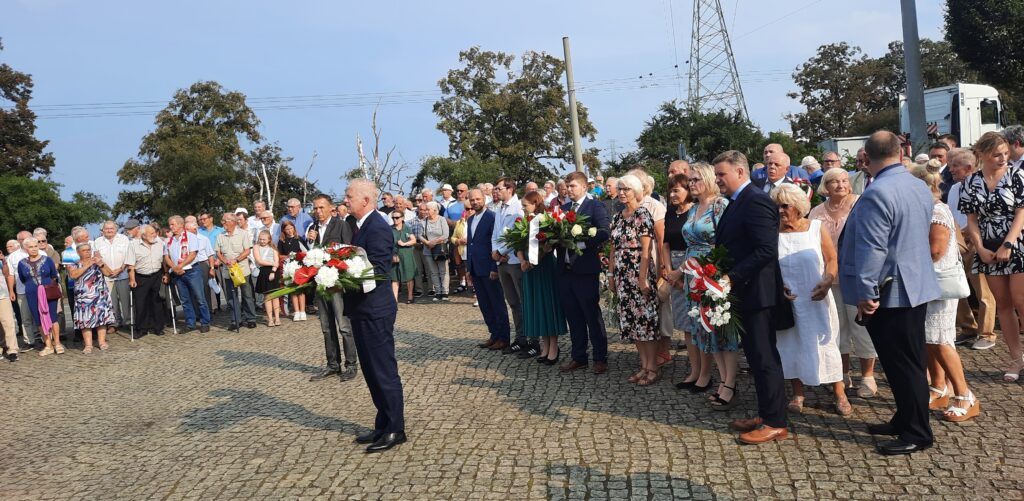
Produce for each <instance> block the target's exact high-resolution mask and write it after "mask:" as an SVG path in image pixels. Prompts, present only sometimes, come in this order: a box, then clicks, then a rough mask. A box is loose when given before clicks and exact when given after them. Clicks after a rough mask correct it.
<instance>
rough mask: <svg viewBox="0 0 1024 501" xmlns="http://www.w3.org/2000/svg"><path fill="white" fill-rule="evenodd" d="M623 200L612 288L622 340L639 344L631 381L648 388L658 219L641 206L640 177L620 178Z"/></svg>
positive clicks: (652, 377) (615, 223) (654, 336)
mask: <svg viewBox="0 0 1024 501" xmlns="http://www.w3.org/2000/svg"><path fill="white" fill-rule="evenodd" d="M618 186H619V201H620V202H622V203H623V204H624V205H625V208H624V209H623V210H622V212H620V213H619V214H618V215H616V216H615V218H614V219H613V220H612V224H611V247H612V250H611V262H610V263H609V265H608V267H609V268H610V269H611V271H612V274H611V278H610V280H609V288H610V289H611V290H612V291H614V293H615V295H616V296H618V298H619V305H618V313H619V319H620V320H619V324H620V325H621V327H622V338H623V339H626V340H629V341H633V342H635V343H636V347H637V351H638V352H639V353H640V370H639V371H638V372H637V373H636V374H633V375H632V376H630V378H629V381H630V382H632V383H636V384H638V385H640V386H647V385H650V384H652V383H654V382H655V381H657V379H658V339H659V337H660V336H661V329H660V328H659V326H658V300H657V298H656V297H654V291H655V285H656V281H657V278H658V275H657V274H656V272H655V270H654V259H653V256H651V248H652V246H651V240H652V239H653V238H654V218H653V217H652V216H651V213H650V212H648V211H647V209H644V208H643V207H641V206H640V198H641V197H642V196H643V184H642V183H641V182H640V179H638V178H637V177H636V176H633V175H629V174H627V175H625V176H622V178H621V179H619V185H618Z"/></svg>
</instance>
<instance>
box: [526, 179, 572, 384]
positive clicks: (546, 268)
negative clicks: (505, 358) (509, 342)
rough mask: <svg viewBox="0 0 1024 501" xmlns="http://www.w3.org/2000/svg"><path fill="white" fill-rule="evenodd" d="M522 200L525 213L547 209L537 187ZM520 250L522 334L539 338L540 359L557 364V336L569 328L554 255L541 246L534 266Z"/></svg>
mask: <svg viewBox="0 0 1024 501" xmlns="http://www.w3.org/2000/svg"><path fill="white" fill-rule="evenodd" d="M522 203H523V214H524V215H525V216H526V217H530V216H536V215H540V214H543V213H544V197H543V196H541V195H540V193H537V192H536V191H531V192H530V193H527V194H526V195H525V196H524V197H523V199H522ZM518 254H519V262H520V263H522V264H521V265H520V266H521V267H522V269H523V280H522V283H521V287H522V291H523V292H522V294H523V298H522V304H523V334H524V335H526V337H527V338H531V339H530V341H531V344H533V343H536V340H537V339H538V338H540V356H539V357H537V362H540V363H542V364H547V365H555V364H557V363H558V355H559V350H558V336H561V335H563V334H565V333H566V331H567V327H566V323H565V315H564V314H563V313H562V303H561V301H559V298H558V295H557V293H556V292H555V291H556V287H555V276H556V275H557V273H556V269H555V256H554V254H552V253H551V252H545V251H544V249H543V247H542V248H541V250H540V257H539V259H538V260H537V265H536V266H534V265H531V264H530V260H529V259H528V258H527V255H526V252H523V251H519V252H518Z"/></svg>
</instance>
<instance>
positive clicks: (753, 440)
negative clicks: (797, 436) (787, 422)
mask: <svg viewBox="0 0 1024 501" xmlns="http://www.w3.org/2000/svg"><path fill="white" fill-rule="evenodd" d="M788 435H789V432H788V431H786V429H785V428H772V427H771V426H768V425H761V426H758V427H757V429H755V430H753V431H748V432H746V433H744V434H742V435H740V442H743V443H745V444H763V443H765V442H771V441H773V440H785V438H786V436H788Z"/></svg>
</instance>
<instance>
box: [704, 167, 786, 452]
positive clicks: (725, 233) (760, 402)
mask: <svg viewBox="0 0 1024 501" xmlns="http://www.w3.org/2000/svg"><path fill="white" fill-rule="evenodd" d="M713 164H714V166H715V182H716V184H718V187H719V189H721V190H722V194H723V195H725V196H727V197H729V200H730V201H729V206H728V208H726V209H725V212H724V213H722V217H721V219H719V221H718V228H717V229H716V230H715V245H720V246H722V247H724V248H725V250H726V251H727V252H728V253H729V257H730V258H732V261H733V266H732V269H730V270H729V271H728V273H727V278H728V279H729V280H728V281H729V283H730V284H731V286H732V294H733V295H735V297H736V303H734V304H736V306H735V307H736V309H737V313H739V315H740V318H742V319H743V336H742V340H743V352H744V353H745V354H746V356H747V362H749V363H750V371H751V375H753V377H754V387H755V388H756V389H757V410H758V416H757V417H755V418H753V419H739V420H736V421H734V422H733V423H732V424H731V425H730V426H731V427H732V428H733V429H734V430H736V431H740V432H742V434H741V435H740V436H739V439H740V441H741V442H744V443H750V444H759V443H763V442H770V441H773V440H782V439H784V438H786V435H787V431H786V424H787V423H786V388H785V386H784V379H783V373H782V360H781V359H780V358H779V350H778V349H777V348H776V347H775V328H776V327H780V328H786V327H791V326H792V309H789V310H785V309H784V308H791V307H790V306H789V305H788V303H787V301H788V300H787V299H786V297H785V293H784V290H783V285H782V272H781V270H780V269H779V210H778V208H777V207H776V206H775V203H774V202H772V200H771V198H769V197H768V195H767V194H765V192H764V191H761V190H759V189H757V187H756V186H754V185H753V184H752V183H751V182H750V176H749V174H748V172H747V169H748V166H747V157H746V156H744V155H743V153H740V152H738V151H727V152H725V153H722V154H720V155H718V156H717V157H716V158H715V160H714V162H713ZM786 311H788V313H789V315H788V318H786V319H782V318H774V316H775V315H780V314H781V313H783V312H786ZM780 324H788V325H787V326H782V325H780ZM732 398H736V396H735V395H734V396H733V397H732Z"/></svg>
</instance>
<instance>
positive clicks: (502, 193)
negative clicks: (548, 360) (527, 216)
mask: <svg viewBox="0 0 1024 501" xmlns="http://www.w3.org/2000/svg"><path fill="white" fill-rule="evenodd" d="M494 197H495V199H496V201H497V208H496V209H495V211H494V231H492V232H491V259H494V261H495V262H496V263H498V280H499V281H501V288H502V290H503V291H504V293H505V302H507V303H508V306H509V308H511V309H512V321H513V322H514V323H515V327H516V339H515V341H514V342H513V343H512V344H510V345H509V346H507V347H506V348H505V349H503V350H502V351H501V352H502V353H504V354H506V355H507V354H510V353H515V354H516V355H520V354H521V355H522V357H521V358H528V357H536V356H537V355H539V354H540V346H539V345H536V346H534V345H530V344H528V343H527V339H526V336H525V335H524V334H523V305H522V303H521V301H520V298H522V297H523V294H522V292H523V291H522V287H521V285H520V284H521V282H522V280H523V269H522V268H521V267H520V265H519V258H518V257H517V256H516V252H515V250H514V249H511V248H509V247H508V246H506V245H505V244H504V243H502V242H501V241H500V238H501V235H502V234H503V233H504V232H505V228H511V227H512V225H514V224H515V222H516V219H517V218H521V217H523V205H522V203H521V202H520V201H519V197H518V196H516V184H515V181H513V180H512V179H511V178H507V177H503V178H501V179H499V180H498V182H497V184H495V185H494ZM527 353H529V355H526V354H527Z"/></svg>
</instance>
